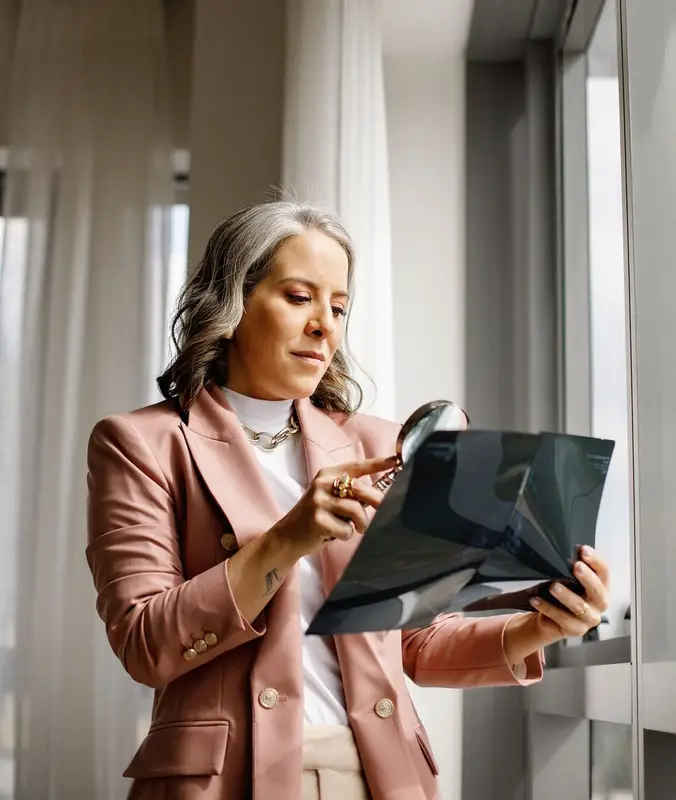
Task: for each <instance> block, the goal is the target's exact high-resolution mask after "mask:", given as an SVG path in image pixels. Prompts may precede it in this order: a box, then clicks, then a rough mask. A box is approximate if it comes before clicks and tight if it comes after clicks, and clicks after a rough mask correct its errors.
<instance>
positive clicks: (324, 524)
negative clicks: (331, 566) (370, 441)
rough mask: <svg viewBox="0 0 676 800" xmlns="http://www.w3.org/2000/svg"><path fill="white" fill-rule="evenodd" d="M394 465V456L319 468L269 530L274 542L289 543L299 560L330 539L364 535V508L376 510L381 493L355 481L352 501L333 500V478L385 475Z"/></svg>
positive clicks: (315, 550)
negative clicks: (356, 533)
mask: <svg viewBox="0 0 676 800" xmlns="http://www.w3.org/2000/svg"><path fill="white" fill-rule="evenodd" d="M396 463H397V457H396V456H392V457H390V458H371V459H368V460H366V461H354V462H351V463H349V464H340V465H336V466H335V467H331V468H330V469H322V470H320V471H319V472H318V473H317V476H316V477H315V479H314V480H313V481H312V483H311V484H310V486H309V487H308V490H307V491H306V492H305V494H304V495H303V497H302V498H301V499H300V500H299V501H298V503H296V505H295V506H294V507H293V508H292V509H291V511H290V512H289V513H288V514H287V515H286V516H285V517H283V518H282V519H281V520H280V521H279V522H278V523H277V524H276V525H275V526H274V527H273V528H272V529H271V530H270V531H269V533H270V534H272V535H273V536H274V537H276V538H277V539H281V540H283V541H284V542H285V543H286V544H292V545H293V548H294V550H295V552H296V554H297V557H298V558H300V557H302V556H305V555H309V554H311V553H317V552H319V551H320V550H321V549H322V548H323V547H324V545H325V544H326V542H327V541H328V540H329V539H331V538H334V539H343V540H347V539H350V538H351V537H352V536H353V535H354V533H355V531H357V532H359V533H363V532H364V530H365V529H366V526H367V525H368V523H369V518H368V515H367V513H366V509H365V508H364V506H371V507H372V508H377V507H378V506H379V505H380V501H381V499H382V497H383V493H382V492H381V491H379V490H378V489H376V488H374V487H373V486H371V485H370V484H368V483H366V482H362V481H359V480H355V481H354V483H353V484H352V495H353V496H352V498H347V497H346V498H340V497H336V495H335V494H334V492H333V484H334V481H335V480H336V478H339V477H340V476H341V475H347V476H349V477H350V478H362V477H364V476H365V475H373V474H375V473H378V472H386V471H387V470H389V469H392V467H393V466H395V464H396Z"/></svg>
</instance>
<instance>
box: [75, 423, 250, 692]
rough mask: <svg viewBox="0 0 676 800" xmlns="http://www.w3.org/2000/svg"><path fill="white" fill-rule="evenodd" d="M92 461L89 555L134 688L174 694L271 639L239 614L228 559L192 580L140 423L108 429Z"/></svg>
mask: <svg viewBox="0 0 676 800" xmlns="http://www.w3.org/2000/svg"><path fill="white" fill-rule="evenodd" d="M87 463H88V476H87V483H88V546H87V549H86V556H87V562H88V564H89V568H90V570H91V573H92V576H93V579H94V585H95V587H96V592H97V600H96V608H97V611H98V613H99V616H100V617H101V619H102V620H103V621H104V623H105V626H106V631H107V634H108V640H109V642H110V644H111V647H112V648H113V650H114V652H115V654H116V655H117V657H118V658H119V659H120V661H121V662H122V664H123V666H124V668H125V669H126V670H127V672H128V673H129V674H130V675H131V676H132V678H134V680H136V681H138V682H139V683H143V684H145V685H146V686H150V687H153V688H159V687H162V686H166V684H168V683H170V682H171V681H173V680H175V679H176V678H179V677H180V676H181V675H184V674H185V673H186V672H189V671H191V670H193V669H195V668H197V667H199V666H200V665H202V664H205V663H207V662H209V661H212V660H213V659H214V658H216V657H217V656H219V655H221V654H222V653H224V652H226V651H228V650H232V649H233V648H235V647H238V646H239V645H241V644H244V643H245V642H248V641H251V640H253V639H255V638H257V637H260V636H263V634H264V633H265V622H264V615H261V616H260V617H259V618H258V620H255V621H254V624H253V625H250V624H249V623H248V622H247V620H246V619H245V618H244V617H243V616H242V614H241V613H240V611H239V609H238V607H237V603H236V602H235V598H234V596H233V594H232V590H231V588H230V584H229V581H228V570H227V561H226V562H224V563H220V564H217V565H216V566H214V567H212V568H210V569H208V570H206V571H205V572H203V573H201V574H199V575H196V576H195V577H193V578H191V579H190V580H186V579H185V576H184V574H183V569H182V563H181V544H180V537H179V532H178V526H177V519H176V513H175V506H174V500H173V498H172V495H171V490H170V486H169V483H168V481H167V479H166V477H165V476H164V474H163V472H162V470H161V468H160V466H159V463H158V461H157V459H156V458H155V457H154V455H153V453H152V452H151V450H150V448H149V446H148V444H147V443H146V441H145V439H144V438H143V437H142V435H141V434H140V433H139V431H138V430H137V429H136V427H135V426H134V425H133V424H132V423H131V422H129V421H128V420H125V419H123V418H121V417H108V418H107V419H104V420H102V421H101V422H99V423H98V424H97V425H96V427H95V428H94V430H93V432H92V434H91V437H90V440H89V448H88V458H87ZM207 634H211V635H209V636H207ZM205 637H206V638H207V640H208V642H209V646H208V648H207V649H206V650H205V652H202V653H199V654H198V655H197V656H196V657H195V656H194V654H193V653H190V655H193V658H192V659H191V660H186V657H185V655H184V654H185V653H186V651H187V650H189V649H190V648H192V647H193V644H194V643H195V642H196V641H197V640H204V638H205ZM202 646H203V645H201V646H200V649H201V647H202Z"/></svg>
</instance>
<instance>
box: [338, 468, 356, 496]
mask: <svg viewBox="0 0 676 800" xmlns="http://www.w3.org/2000/svg"><path fill="white" fill-rule="evenodd" d="M353 484H354V478H351V477H350V476H349V475H348V474H347V473H346V472H344V473H343V474H342V475H339V476H338V477H337V478H336V479H335V480H334V482H333V496H334V497H338V498H340V499H341V500H343V499H344V498H346V497H347V498H349V499H350V500H351V499H352V498H353V497H354V490H353Z"/></svg>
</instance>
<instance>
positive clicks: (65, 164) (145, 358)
mask: <svg viewBox="0 0 676 800" xmlns="http://www.w3.org/2000/svg"><path fill="white" fill-rule="evenodd" d="M9 125H10V131H9V138H10V142H9V165H8V173H7V187H6V192H7V193H6V198H5V205H4V216H5V218H6V230H5V241H4V247H3V252H2V259H1V260H0V268H1V271H0V279H1V282H0V387H1V388H0V426H1V427H0V459H1V461H0V466H1V473H0V475H1V479H0V501H1V519H2V524H1V526H0V552H1V553H2V556H1V559H2V566H3V570H2V573H3V579H2V581H1V582H0V648H1V654H2V660H1V661H0V737H1V738H2V741H1V743H0V781H1V782H2V784H1V785H0V796H3V797H6V796H9V797H11V796H14V797H15V798H16V800H37V798H41V799H42V798H44V800H48V799H51V798H54V799H55V800H65V799H66V798H91V799H92V800H112V798H118V797H120V798H121V797H123V796H124V794H125V790H126V787H125V786H124V781H123V780H122V779H121V777H120V773H121V771H122V769H123V767H124V766H125V760H126V759H127V758H128V757H129V756H130V755H131V753H132V752H133V750H134V748H135V745H136V740H137V735H138V728H140V727H141V726H142V725H143V722H144V721H145V720H143V721H141V717H142V716H143V714H144V713H145V709H146V707H147V702H148V698H147V695H146V693H145V691H144V690H143V689H142V688H140V687H137V686H135V685H134V684H133V683H132V681H131V679H130V678H128V676H127V675H126V674H125V673H124V672H123V670H122V668H121V666H120V665H119V664H118V663H117V662H116V660H115V659H114V657H113V656H112V654H111V653H110V652H109V649H108V645H107V643H106V642H105V638H104V633H103V626H102V623H101V622H100V620H98V618H97V617H96V614H95V609H94V599H95V598H94V592H93V587H92V583H91V578H90V575H89V573H88V570H87V567H86V563H85V559H84V547H85V544H86V520H85V515H86V512H85V496H86V486H85V479H86V466H85V450H86V441H87V437H88V434H89V431H90V430H91V427H92V425H93V424H94V422H95V421H96V420H97V419H98V418H100V417H101V416H104V415H106V414H108V413H114V412H120V411H125V410H127V409H130V408H132V407H135V406H139V405H142V404H144V403H147V402H149V401H151V400H152V399H154V398H155V393H154V389H153V382H152V381H153V377H154V375H155V374H157V372H158V371H159V369H160V368H161V361H162V360H163V357H164V342H163V335H164V316H165V308H164V303H165V298H166V285H165V280H166V277H165V276H166V274H167V273H166V269H165V267H166V255H167V253H166V243H167V242H168V230H167V226H168V224H169V214H168V204H169V203H170V202H171V193H172V188H171V167H170V131H169V115H168V111H167V93H166V85H165V42H164V28H163V17H162V6H161V2H160V0H143V1H142V2H139V0H115V2H110V0H22V2H21V3H20V12H19V25H18V30H17V36H16V39H15V50H14V54H13V59H12V72H11V99H10V110H9ZM12 786H13V788H12Z"/></svg>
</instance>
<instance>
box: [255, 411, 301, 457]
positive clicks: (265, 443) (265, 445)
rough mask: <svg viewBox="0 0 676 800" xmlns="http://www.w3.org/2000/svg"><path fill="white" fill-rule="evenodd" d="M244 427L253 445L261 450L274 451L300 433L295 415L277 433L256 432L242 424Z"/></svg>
mask: <svg viewBox="0 0 676 800" xmlns="http://www.w3.org/2000/svg"><path fill="white" fill-rule="evenodd" d="M242 427H243V428H244V433H246V435H247V437H248V439H249V441H250V442H251V444H253V445H255V446H256V447H258V448H259V449H260V450H274V449H275V447H277V445H278V444H281V443H282V442H285V441H286V440H287V439H288V438H289V437H290V436H293V435H294V433H298V431H299V430H300V425H299V424H298V422H297V420H296V415H295V414H291V417H290V418H289V423H288V425H287V426H286V427H285V428H282V430H281V431H278V432H277V433H268V432H267V431H255V430H254V429H253V428H250V427H249V426H248V425H245V424H244V423H242Z"/></svg>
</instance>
